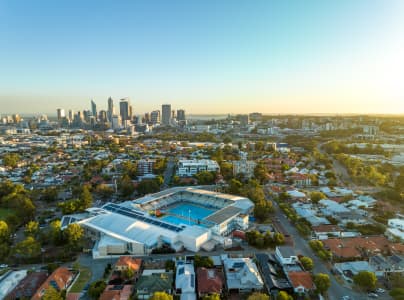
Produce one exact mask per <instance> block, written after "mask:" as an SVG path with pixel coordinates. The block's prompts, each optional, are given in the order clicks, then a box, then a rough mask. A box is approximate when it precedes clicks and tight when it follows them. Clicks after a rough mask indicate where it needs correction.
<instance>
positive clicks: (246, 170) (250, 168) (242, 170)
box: [233, 159, 257, 178]
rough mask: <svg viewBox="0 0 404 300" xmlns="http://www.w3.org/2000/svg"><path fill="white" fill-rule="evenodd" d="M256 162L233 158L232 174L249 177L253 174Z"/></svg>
mask: <svg viewBox="0 0 404 300" xmlns="http://www.w3.org/2000/svg"><path fill="white" fill-rule="evenodd" d="M256 165H257V164H256V162H255V161H253V160H246V159H242V160H235V161H233V175H234V176H236V175H238V174H244V175H245V177H247V178H251V177H253V176H254V169H255V166H256Z"/></svg>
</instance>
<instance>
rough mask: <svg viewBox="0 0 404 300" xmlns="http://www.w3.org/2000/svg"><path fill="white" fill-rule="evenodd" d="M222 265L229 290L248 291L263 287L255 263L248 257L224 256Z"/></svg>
mask: <svg viewBox="0 0 404 300" xmlns="http://www.w3.org/2000/svg"><path fill="white" fill-rule="evenodd" d="M223 265H224V270H225V273H226V281H227V288H228V290H229V291H230V292H231V291H237V292H239V293H250V292H252V291H260V290H262V289H263V288H264V282H263V280H262V278H261V275H260V274H259V272H258V268H257V265H256V264H255V263H254V262H253V261H252V260H251V259H250V258H226V259H225V260H224V261H223Z"/></svg>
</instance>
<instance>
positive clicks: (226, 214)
mask: <svg viewBox="0 0 404 300" xmlns="http://www.w3.org/2000/svg"><path fill="white" fill-rule="evenodd" d="M241 211H242V210H241V208H238V207H235V206H227V207H225V208H222V209H221V210H219V211H217V212H215V213H214V214H212V215H210V216H209V217H207V218H205V220H207V221H210V222H213V223H216V224H221V223H223V222H224V221H227V220H228V219H230V218H232V217H235V216H236V215H238V214H239V213H240V212H241Z"/></svg>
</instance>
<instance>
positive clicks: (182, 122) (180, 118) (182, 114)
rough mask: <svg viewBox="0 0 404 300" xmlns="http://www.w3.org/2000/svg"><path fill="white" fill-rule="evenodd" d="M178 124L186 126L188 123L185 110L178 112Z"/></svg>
mask: <svg viewBox="0 0 404 300" xmlns="http://www.w3.org/2000/svg"><path fill="white" fill-rule="evenodd" d="M177 122H178V125H181V126H184V125H186V123H187V120H186V118H185V110H183V109H179V110H177Z"/></svg>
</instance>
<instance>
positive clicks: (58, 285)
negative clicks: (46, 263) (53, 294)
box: [31, 267, 74, 300]
mask: <svg viewBox="0 0 404 300" xmlns="http://www.w3.org/2000/svg"><path fill="white" fill-rule="evenodd" d="M73 279H74V274H73V273H72V272H71V271H69V270H68V269H67V268H65V267H60V268H57V269H56V270H55V271H53V273H52V274H51V275H50V276H49V277H48V279H46V280H45V282H44V283H43V284H42V285H41V286H40V287H39V289H38V290H37V291H36V293H35V294H34V296H33V297H32V298H31V300H40V299H42V296H43V295H44V293H45V291H46V289H47V288H48V287H49V286H52V287H53V288H55V289H56V290H57V291H63V290H65V289H67V288H68V287H69V286H70V284H71V283H72V282H73Z"/></svg>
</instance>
